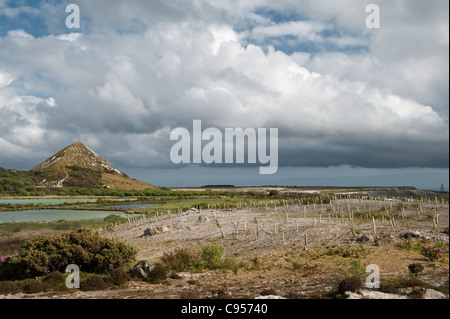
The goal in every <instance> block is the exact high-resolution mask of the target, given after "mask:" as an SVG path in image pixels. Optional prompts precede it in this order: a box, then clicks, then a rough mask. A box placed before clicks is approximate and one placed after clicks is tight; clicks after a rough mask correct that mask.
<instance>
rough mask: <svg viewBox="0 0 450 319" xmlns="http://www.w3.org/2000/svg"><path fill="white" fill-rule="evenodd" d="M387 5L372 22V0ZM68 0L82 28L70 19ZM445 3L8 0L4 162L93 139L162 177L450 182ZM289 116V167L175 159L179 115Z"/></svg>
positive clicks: (121, 160) (209, 118) (148, 174)
mask: <svg viewBox="0 0 450 319" xmlns="http://www.w3.org/2000/svg"><path fill="white" fill-rule="evenodd" d="M372 3H375V4H377V5H378V7H379V9H380V25H379V28H368V27H367V25H366V20H367V18H368V16H369V15H370V14H371V13H370V12H369V13H368V12H366V8H367V6H368V5H370V4H372ZM69 4H76V5H78V7H79V9H80V28H72V29H69V28H68V27H67V25H66V18H67V17H68V16H69V15H70V14H71V12H69V13H68V12H66V7H67V5H69ZM448 11H449V3H448V1H446V0H434V1H425V0H396V1H389V0H379V1H374V0H338V1H334V0H314V1H312V0H281V1H269V0H246V1H244V0H230V1H213V0H175V1H163V0H152V1H144V0H129V1H121V0H110V1H106V0H95V1H92V0H80V1H75V0H72V1H55V0H41V1H37V0H33V1H26V0H14V1H12V0H0V167H4V168H9V169H23V170H28V169H31V168H32V167H34V166H36V165H37V164H39V163H40V162H42V161H43V160H45V159H46V158H48V157H49V156H50V155H52V154H54V153H56V152H58V151H59V150H60V149H62V148H64V147H66V146H68V145H70V144H72V143H75V142H77V141H81V142H83V143H84V144H86V145H87V146H88V147H90V148H91V149H93V150H95V152H96V153H98V154H99V155H101V156H102V157H104V158H105V159H106V160H108V161H109V162H110V163H111V164H112V165H114V166H115V167H116V168H118V169H120V170H122V171H124V172H126V173H128V175H130V176H132V177H134V178H137V179H140V180H143V181H146V182H149V183H152V184H154V185H157V186H172V187H174V186H202V185H208V184H233V185H245V186H252V185H255V186H256V185H299V186H321V185H322V186H366V185H367V186H414V187H418V188H425V189H439V187H440V185H441V184H444V187H445V188H446V189H447V190H448V187H449V185H448V183H449V94H448V87H449V60H448V56H449V16H448ZM194 120H201V121H202V128H203V129H206V128H209V127H212V128H217V129H219V130H220V131H222V132H224V131H225V129H226V128H243V129H246V128H255V129H257V128H267V129H269V128H277V129H278V149H279V155H278V162H279V163H278V165H279V169H278V172H277V173H276V174H273V175H260V174H259V172H258V166H259V165H251V164H243V165H238V164H227V165H225V164H205V163H203V164H201V165H195V164H179V165H177V164H174V163H173V162H172V160H171V158H170V150H171V148H172V147H173V146H174V144H175V141H172V140H170V134H171V132H172V130H174V129H175V128H179V127H181V128H186V129H188V130H189V131H191V132H192V130H193V129H192V127H193V121H194Z"/></svg>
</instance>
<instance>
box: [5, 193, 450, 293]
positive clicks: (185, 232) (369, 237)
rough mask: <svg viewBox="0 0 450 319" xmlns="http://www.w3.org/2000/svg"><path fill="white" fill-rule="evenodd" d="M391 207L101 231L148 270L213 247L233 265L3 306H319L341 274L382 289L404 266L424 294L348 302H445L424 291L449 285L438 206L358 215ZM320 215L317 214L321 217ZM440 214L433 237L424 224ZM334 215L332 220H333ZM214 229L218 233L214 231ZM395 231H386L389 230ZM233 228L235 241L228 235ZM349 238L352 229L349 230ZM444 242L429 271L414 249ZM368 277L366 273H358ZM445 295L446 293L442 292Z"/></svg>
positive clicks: (234, 214) (212, 217)
mask: <svg viewBox="0 0 450 319" xmlns="http://www.w3.org/2000/svg"><path fill="white" fill-rule="evenodd" d="M391 202H392V201H390V200H388V199H386V201H384V202H370V203H369V202H368V203H364V202H361V201H358V200H354V201H352V202H350V203H349V202H347V201H345V200H340V201H335V202H333V203H332V204H333V207H334V208H336V209H337V207H340V209H341V212H342V214H341V216H339V215H338V214H336V215H334V214H333V212H331V211H330V212H329V213H330V214H328V212H327V211H326V209H327V208H330V209H331V205H330V204H326V205H324V206H323V207H322V206H321V205H299V206H297V205H289V206H288V208H287V214H286V212H285V211H284V208H285V207H282V206H281V207H277V209H275V208H273V207H270V208H269V209H267V210H266V209H262V208H257V207H251V208H247V207H245V208H242V209H236V210H227V211H219V210H212V209H211V210H210V209H207V210H201V211H198V210H196V209H192V210H189V211H187V212H183V213H180V214H176V215H175V214H172V215H166V216H161V217H157V218H151V219H142V220H138V221H133V222H130V223H127V224H123V225H119V226H117V227H115V228H113V229H109V230H103V231H102V234H103V235H105V236H111V237H114V238H117V239H120V240H123V241H125V242H128V243H131V244H133V245H135V246H136V247H138V248H139V254H138V260H149V261H150V262H152V263H154V262H157V261H159V259H160V258H161V257H162V256H163V255H164V253H166V252H172V251H174V250H175V249H178V248H189V249H192V250H195V249H199V247H201V246H202V245H205V244H209V243H215V244H219V245H221V246H223V247H224V254H225V256H228V257H233V258H235V260H236V262H237V264H238V265H239V269H238V271H237V273H234V272H233V271H231V270H228V271H221V270H215V271H204V272H201V273H190V272H186V273H179V274H178V276H172V278H170V277H169V278H168V280H167V281H165V282H164V283H162V284H157V285H155V284H149V283H145V282H141V281H133V282H131V283H130V284H129V287H128V288H125V289H114V290H105V291H96V292H80V291H77V292H73V293H70V294H55V293H41V294H35V295H15V296H10V297H12V298H57V299H59V298H61V299H64V298H70V299H72V298H81V299H90V298H94V299H109V298H120V299H126V298H132V299H144V298H145V299H155V298H157V299H161V298H163V299H177V298H189V299H194V298H202V299H203V298H217V297H227V298H255V297H258V296H264V295H276V296H280V297H284V298H322V297H326V292H327V291H331V290H333V289H335V287H336V283H337V282H338V281H339V280H340V279H342V278H343V276H344V275H345V274H349V273H351V272H352V271H357V270H359V271H361V267H363V271H364V268H365V267H366V266H367V265H369V264H374V265H377V266H378V267H379V270H380V276H381V282H382V283H383V282H384V281H385V280H388V281H389V280H393V279H395V278H397V277H408V276H409V270H408V265H410V264H412V263H421V264H423V265H424V267H425V270H424V272H423V274H422V275H421V277H420V279H421V280H422V281H423V282H426V283H427V284H429V285H430V286H428V287H416V288H414V287H410V288H408V289H409V290H408V289H404V290H403V291H402V293H401V294H398V293H397V294H395V295H392V294H391V295H389V294H385V293H383V292H380V291H376V289H373V290H371V291H364V290H363V291H361V292H360V293H353V294H349V295H348V297H349V298H351V299H355V298H366V299H367V298H375V299H383V298H388V299H392V298H408V294H410V293H411V292H412V291H413V290H414V291H416V292H417V290H420V289H422V291H421V294H420V295H421V297H429V298H433V299H434V298H448V295H447V294H448V292H447V294H445V293H442V292H437V291H435V290H434V289H432V288H431V287H433V288H434V287H447V291H448V280H449V272H448V271H449V263H448V244H449V237H448V228H447V233H446V234H445V233H444V229H445V227H448V224H449V221H448V215H449V206H448V204H447V203H445V204H443V203H439V204H438V205H437V207H436V204H435V203H434V202H430V203H424V204H423V207H422V213H421V217H420V220H419V216H418V211H419V208H418V206H417V203H413V202H405V204H406V206H405V211H404V215H403V218H402V217H401V213H400V212H398V211H396V210H395V203H394V208H393V209H392V210H391V214H392V215H393V214H394V213H395V214H396V215H398V216H397V217H396V218H395V225H392V224H391V223H390V222H389V221H387V220H386V221H384V222H382V221H381V220H377V221H376V236H375V233H374V229H373V223H372V221H371V220H368V218H367V216H366V215H365V214H364V213H363V214H362V215H361V216H358V215H357V216H354V217H353V226H352V221H351V220H350V218H349V214H348V213H349V211H348V208H350V211H353V212H354V214H355V213H356V212H357V211H358V210H359V211H360V212H364V211H365V208H367V207H369V208H370V209H371V211H373V212H380V211H381V210H380V209H381V207H382V206H385V207H390V204H391ZM322 211H323V212H324V213H320V212H322ZM436 213H437V214H438V215H439V217H438V224H437V226H436V229H434V224H433V221H432V216H434V215H436ZM336 216H337V217H336ZM216 220H217V221H218V222H219V224H220V225H221V227H222V230H223V233H224V237H223V236H222V232H221V230H220V229H219V227H218V226H217V223H216ZM393 226H394V227H393ZM236 229H237V230H238V233H237V234H236ZM352 229H353V230H352ZM438 242H439V243H443V244H444V245H445V250H446V251H447V253H446V254H445V256H444V257H443V258H442V259H441V260H439V261H436V262H428V261H426V260H425V258H424V256H422V255H421V254H420V252H419V249H417V247H419V245H422V244H425V245H433V244H435V243H438ZM367 275H368V274H367ZM444 291H445V289H444Z"/></svg>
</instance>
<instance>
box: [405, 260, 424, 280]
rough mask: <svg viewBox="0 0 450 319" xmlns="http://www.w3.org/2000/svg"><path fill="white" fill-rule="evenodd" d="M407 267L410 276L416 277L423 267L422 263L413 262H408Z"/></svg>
mask: <svg viewBox="0 0 450 319" xmlns="http://www.w3.org/2000/svg"><path fill="white" fill-rule="evenodd" d="M408 269H409V272H410V273H411V275H412V276H416V277H418V276H419V275H420V274H421V273H422V272H423V270H424V267H423V265H422V264H419V263H414V264H410V265H409V266H408Z"/></svg>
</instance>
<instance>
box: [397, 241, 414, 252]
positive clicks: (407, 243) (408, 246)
mask: <svg viewBox="0 0 450 319" xmlns="http://www.w3.org/2000/svg"><path fill="white" fill-rule="evenodd" d="M398 247H399V248H400V249H405V250H410V249H413V248H414V244H413V242H412V241H411V240H405V241H404V242H403V243H402V244H400V245H399V246H398Z"/></svg>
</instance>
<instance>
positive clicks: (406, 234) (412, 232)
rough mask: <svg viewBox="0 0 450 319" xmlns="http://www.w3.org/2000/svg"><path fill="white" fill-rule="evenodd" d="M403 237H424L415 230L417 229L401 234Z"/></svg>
mask: <svg viewBox="0 0 450 319" xmlns="http://www.w3.org/2000/svg"><path fill="white" fill-rule="evenodd" d="M401 237H402V238H404V239H411V238H422V237H423V236H422V234H421V233H420V232H419V231H417V230H415V231H410V232H406V233H404V234H403V235H401Z"/></svg>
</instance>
